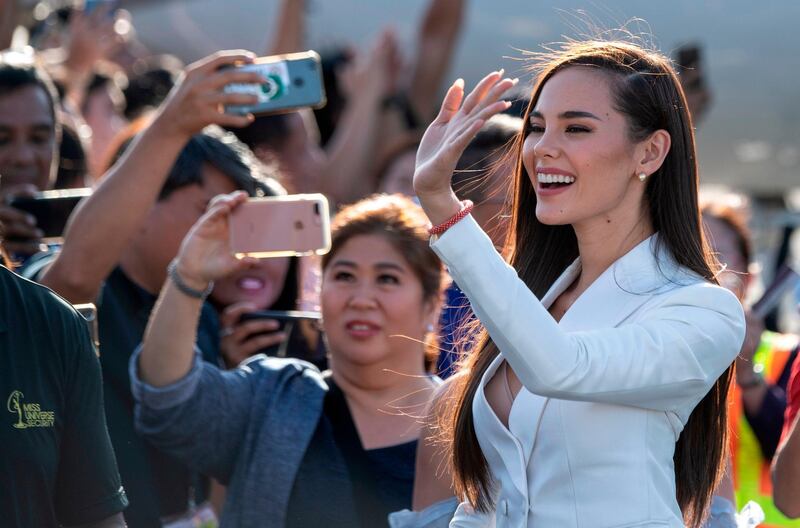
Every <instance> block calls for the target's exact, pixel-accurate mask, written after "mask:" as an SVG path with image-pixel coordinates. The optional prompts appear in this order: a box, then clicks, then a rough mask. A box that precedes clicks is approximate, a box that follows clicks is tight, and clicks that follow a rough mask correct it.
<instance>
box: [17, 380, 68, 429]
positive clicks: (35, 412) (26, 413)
mask: <svg viewBox="0 0 800 528" xmlns="http://www.w3.org/2000/svg"><path fill="white" fill-rule="evenodd" d="M24 399H25V395H24V394H22V392H20V391H18V390H15V391H14V392H12V393H11V394H10V395H9V396H8V401H7V402H6V409H7V410H8V412H10V413H11V414H15V415H17V421H16V423H14V424H13V427H14V428H15V429H27V428H29V427H53V425H54V424H55V421H56V417H55V412H54V411H43V410H42V406H41V405H39V404H38V403H24V402H23V400H24Z"/></svg>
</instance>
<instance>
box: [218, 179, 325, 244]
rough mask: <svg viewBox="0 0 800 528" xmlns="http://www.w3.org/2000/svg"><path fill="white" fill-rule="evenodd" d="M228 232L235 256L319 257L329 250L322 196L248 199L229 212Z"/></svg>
mask: <svg viewBox="0 0 800 528" xmlns="http://www.w3.org/2000/svg"><path fill="white" fill-rule="evenodd" d="M229 228H230V242H231V250H232V251H233V253H235V254H236V255H237V256H243V255H248V256H251V257H258V258H263V257H287V256H300V255H310V254H313V253H316V254H317V255H322V254H324V253H327V252H328V251H329V250H330V247H331V233H330V215H329V213H328V200H327V199H326V198H325V196H324V195H322V194H291V195H288V196H270V197H267V198H251V199H249V200H248V201H247V202H245V203H243V204H241V205H240V206H239V207H237V208H236V210H234V211H233V213H232V214H231V218H230V222H229Z"/></svg>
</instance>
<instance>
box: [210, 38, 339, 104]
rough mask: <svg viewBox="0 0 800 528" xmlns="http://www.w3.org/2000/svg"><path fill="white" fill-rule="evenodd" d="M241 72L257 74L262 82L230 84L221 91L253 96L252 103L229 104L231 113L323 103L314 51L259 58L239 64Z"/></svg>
mask: <svg viewBox="0 0 800 528" xmlns="http://www.w3.org/2000/svg"><path fill="white" fill-rule="evenodd" d="M239 68H241V69H242V71H254V72H258V73H260V74H261V75H262V76H263V77H264V79H265V82H264V84H260V85H259V84H229V85H228V86H226V87H225V89H224V91H225V92H228V93H246V94H252V95H256V96H258V98H259V102H258V103H257V104H255V105H228V106H227V107H226V108H225V111H226V112H228V113H232V114H247V113H252V114H265V113H281V112H289V111H291V110H295V109H297V108H305V107H310V108H321V107H323V106H325V102H326V100H325V86H324V84H323V82H322V66H321V65H320V58H319V55H318V54H317V52H315V51H307V52H304V53H290V54H287V55H274V56H271V57H261V58H259V59H256V61H255V63H253V64H247V65H244V66H240V67H239Z"/></svg>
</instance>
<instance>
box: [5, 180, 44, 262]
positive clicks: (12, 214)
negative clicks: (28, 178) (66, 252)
mask: <svg viewBox="0 0 800 528" xmlns="http://www.w3.org/2000/svg"><path fill="white" fill-rule="evenodd" d="M37 193H38V190H37V189H36V187H35V186H33V185H30V184H25V185H18V186H10V187H9V188H7V189H4V190H3V196H4V198H3V199H0V244H2V245H3V247H4V248H5V250H6V252H7V253H9V254H11V255H33V254H34V253H37V252H39V251H41V250H40V246H41V242H42V241H41V238H42V236H43V234H44V233H42V231H41V230H40V229H39V228H38V227H37V226H36V217H35V216H33V215H31V214H30V213H27V212H25V211H22V210H19V209H17V208H15V207H13V206H12V205H11V204H10V202H11V201H12V200H14V199H15V198H19V197H32V196H36V194H37Z"/></svg>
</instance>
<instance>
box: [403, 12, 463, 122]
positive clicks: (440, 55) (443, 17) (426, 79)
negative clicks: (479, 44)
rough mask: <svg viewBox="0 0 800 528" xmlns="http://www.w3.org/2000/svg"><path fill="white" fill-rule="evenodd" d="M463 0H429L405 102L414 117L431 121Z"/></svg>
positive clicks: (456, 36)
mask: <svg viewBox="0 0 800 528" xmlns="http://www.w3.org/2000/svg"><path fill="white" fill-rule="evenodd" d="M465 10H466V0H431V1H430V4H428V9H427V11H426V12H425V15H424V17H423V19H422V24H421V25H420V28H419V33H418V34H417V49H416V55H415V57H414V61H413V65H412V70H411V75H410V83H409V85H408V102H409V104H410V105H411V109H412V110H413V111H414V114H415V115H416V116H417V117H419V118H422V119H423V120H426V122H427V119H430V116H431V114H432V113H433V111H434V109H435V108H436V106H435V105H436V103H435V101H436V97H432V96H433V95H434V94H436V93H437V92H438V91H439V90H440V89H441V86H442V81H443V80H444V76H445V74H446V73H447V69H448V67H449V65H450V60H451V58H452V56H453V50H454V49H455V45H456V42H457V40H458V35H459V33H460V32H461V27H462V25H463V21H464V12H465Z"/></svg>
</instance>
